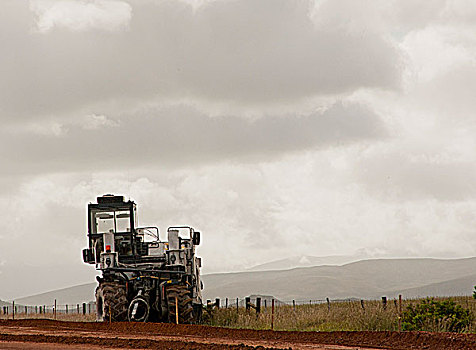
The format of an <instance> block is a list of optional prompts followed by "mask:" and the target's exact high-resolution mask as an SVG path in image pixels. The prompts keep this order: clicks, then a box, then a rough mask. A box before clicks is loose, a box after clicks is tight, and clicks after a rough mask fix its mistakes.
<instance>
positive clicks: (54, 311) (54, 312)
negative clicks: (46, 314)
mask: <svg viewBox="0 0 476 350" xmlns="http://www.w3.org/2000/svg"><path fill="white" fill-rule="evenodd" d="M53 314H54V316H55V320H56V299H55V309H54V310H53Z"/></svg>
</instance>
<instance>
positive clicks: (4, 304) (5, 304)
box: [0, 300, 12, 307]
mask: <svg viewBox="0 0 476 350" xmlns="http://www.w3.org/2000/svg"><path fill="white" fill-rule="evenodd" d="M10 305H12V304H11V303H7V302H6V301H3V300H0V307H2V306H10Z"/></svg>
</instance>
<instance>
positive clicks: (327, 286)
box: [16, 258, 476, 305]
mask: <svg viewBox="0 0 476 350" xmlns="http://www.w3.org/2000/svg"><path fill="white" fill-rule="evenodd" d="M475 267H476V258H466V259H447V260H446V259H445V260H444V259H375V260H362V261H358V262H353V263H349V264H345V265H342V266H329V265H324V266H313V267H301V268H294V269H287V270H272V271H246V272H236V273H219V274H208V275H204V276H203V282H204V285H205V289H204V291H203V295H204V298H205V299H214V298H216V297H219V298H225V297H228V298H233V299H234V298H237V297H238V298H243V297H245V296H248V295H250V294H261V295H273V296H275V297H276V298H279V299H280V300H283V301H290V300H293V299H295V300H310V299H313V300H316V299H325V298H326V297H329V298H330V299H346V298H359V299H360V298H362V299H376V298H380V297H381V296H388V297H394V296H396V295H398V294H402V295H403V296H404V297H405V298H413V297H422V296H450V295H471V293H472V289H473V286H474V285H476V273H475V271H476V269H475ZM95 287H96V283H95V282H94V283H88V284H83V285H79V286H74V287H70V288H65V289H60V290H55V291H51V292H47V293H42V294H38V295H33V296H30V297H26V298H21V299H18V300H16V302H18V303H19V304H24V305H40V304H50V303H51V302H52V301H53V300H54V299H57V301H58V303H60V304H65V303H71V304H76V303H81V302H87V301H90V300H93V299H94V289H95Z"/></svg>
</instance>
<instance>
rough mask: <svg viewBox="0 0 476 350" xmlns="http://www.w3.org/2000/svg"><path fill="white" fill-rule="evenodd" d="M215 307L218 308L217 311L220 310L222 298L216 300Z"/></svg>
mask: <svg viewBox="0 0 476 350" xmlns="http://www.w3.org/2000/svg"><path fill="white" fill-rule="evenodd" d="M215 307H216V308H217V309H219V308H220V298H216V299H215Z"/></svg>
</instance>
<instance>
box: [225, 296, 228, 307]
mask: <svg viewBox="0 0 476 350" xmlns="http://www.w3.org/2000/svg"><path fill="white" fill-rule="evenodd" d="M225 309H228V298H225Z"/></svg>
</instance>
